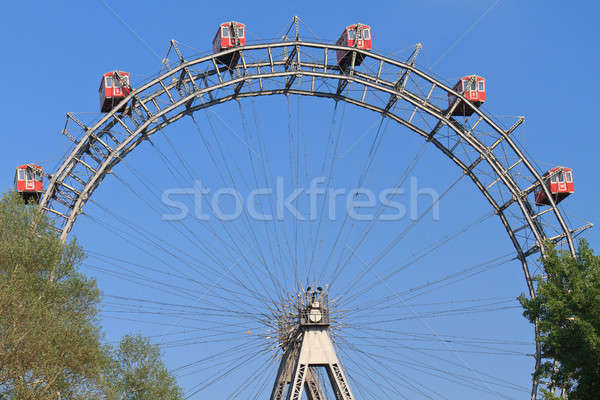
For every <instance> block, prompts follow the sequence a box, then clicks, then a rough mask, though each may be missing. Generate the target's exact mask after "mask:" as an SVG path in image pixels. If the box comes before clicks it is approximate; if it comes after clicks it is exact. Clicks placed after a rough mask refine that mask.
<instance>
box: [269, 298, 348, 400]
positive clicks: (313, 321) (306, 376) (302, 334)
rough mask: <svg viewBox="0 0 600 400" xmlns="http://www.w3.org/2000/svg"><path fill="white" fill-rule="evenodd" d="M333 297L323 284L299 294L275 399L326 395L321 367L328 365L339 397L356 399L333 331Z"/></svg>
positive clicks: (313, 398)
mask: <svg viewBox="0 0 600 400" xmlns="http://www.w3.org/2000/svg"><path fill="white" fill-rule="evenodd" d="M328 303H329V300H328V294H327V291H323V290H322V289H321V288H320V287H319V288H317V289H315V290H312V289H311V288H308V289H307V291H306V292H305V293H304V294H303V295H301V296H299V301H298V324H297V328H296V332H295V335H292V336H291V337H292V339H291V340H290V342H289V343H286V344H283V347H284V350H285V351H284V354H283V357H282V359H281V363H280V365H279V369H278V371H277V377H276V378H275V384H274V386H273V391H272V392H271V397H270V399H271V400H283V399H285V400H301V399H302V395H303V393H304V392H306V394H307V398H308V400H320V399H324V398H325V397H324V396H323V387H322V383H321V382H320V381H319V375H318V374H317V370H318V369H319V368H321V369H325V372H326V373H327V377H328V378H329V383H330V385H331V389H332V391H333V393H334V395H335V399H336V400H354V396H353V394H352V391H351V390H350V386H349V384H348V380H347V378H346V375H345V374H344V370H343V368H342V364H341V363H340V360H339V359H338V357H337V354H336V351H335V347H334V346H333V342H332V340H331V337H330V335H329V327H330V318H329V304H328Z"/></svg>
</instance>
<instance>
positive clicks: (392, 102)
mask: <svg viewBox="0 0 600 400" xmlns="http://www.w3.org/2000/svg"><path fill="white" fill-rule="evenodd" d="M172 47H173V48H174V49H175V51H176V52H175V54H176V57H177V59H176V63H177V64H178V65H176V66H174V67H172V68H171V67H167V71H166V72H165V73H163V74H162V75H160V76H158V77H156V78H154V79H152V80H150V81H148V82H147V83H145V84H143V85H142V86H140V87H139V88H136V89H134V90H133V89H132V91H131V93H130V94H129V96H128V97H127V98H126V99H125V100H124V101H123V104H125V103H126V104H127V108H126V109H125V111H126V112H122V111H123V110H122V109H121V110H118V109H119V107H117V108H116V109H114V110H113V111H111V112H110V113H108V114H106V115H105V116H103V117H102V118H101V119H100V120H99V121H98V122H97V123H96V124H95V125H94V126H92V127H87V126H85V125H84V124H83V123H82V122H81V121H79V120H78V119H77V118H76V117H74V116H73V115H71V114H69V119H70V120H71V121H73V123H74V124H75V125H74V126H75V127H76V129H77V130H78V131H79V132H75V131H74V130H73V129H71V127H70V126H69V125H67V128H66V129H65V131H64V132H63V133H64V134H66V135H67V136H69V137H70V138H71V139H72V140H73V142H74V143H75V146H74V148H73V149H72V151H71V153H70V154H69V156H68V157H67V158H66V159H65V160H64V161H63V163H62V165H61V166H60V167H59V169H58V171H57V172H56V173H55V174H53V175H52V176H51V179H50V184H49V185H48V187H47V189H46V191H45V193H44V196H43V198H42V200H41V203H40V207H41V209H43V210H44V211H46V212H48V213H49V214H50V215H51V216H52V217H53V218H54V220H55V229H56V230H57V232H58V233H59V234H60V237H61V240H63V241H65V240H66V239H67V236H68V234H69V232H70V231H71V229H72V227H73V224H74V223H75V220H76V219H77V216H78V215H79V214H81V213H82V209H83V207H84V205H85V203H86V201H87V200H88V199H89V198H90V196H91V195H92V193H93V192H94V190H95V189H96V188H97V187H98V186H99V185H100V183H101V182H102V180H103V179H104V177H105V176H106V175H107V174H111V173H112V169H113V168H114V167H115V166H116V165H117V164H118V163H119V162H120V161H121V160H122V159H123V158H124V157H125V156H127V154H128V153H129V152H131V151H132V150H134V149H135V148H136V147H137V146H138V145H139V144H140V143H142V142H143V141H144V140H147V139H149V138H150V136H151V135H152V134H154V133H157V132H159V131H160V130H161V129H162V128H164V127H166V126H168V125H169V124H171V123H173V122H175V121H177V120H179V119H181V118H183V117H184V116H186V115H191V114H192V113H193V112H195V111H198V110H201V109H204V108H207V107H211V106H213V105H217V104H221V103H224V102H227V101H230V100H237V99H242V98H245V97H253V96H264V95H275V94H282V95H304V96H317V97H325V98H330V99H333V100H335V101H345V102H347V103H350V104H353V105H356V106H359V107H363V108H365V109H368V110H372V111H374V112H377V113H380V114H381V115H382V116H384V117H387V118H390V119H392V120H394V121H396V122H397V123H399V124H401V125H403V126H405V127H407V128H409V129H410V130H412V131H413V132H415V133H417V134H419V135H420V136H422V137H423V139H424V140H426V141H428V142H431V143H432V144H433V145H435V147H436V148H438V149H439V150H440V151H441V152H442V153H443V154H444V155H445V156H447V157H448V158H449V159H450V160H452V161H453V162H454V163H455V164H456V165H457V166H458V167H459V168H460V169H462V171H463V173H464V174H465V175H468V177H469V178H470V179H471V180H472V181H473V183H474V184H475V186H476V187H477V189H478V190H479V191H480V192H481V193H482V195H483V196H484V197H485V198H486V199H487V201H488V202H489V203H490V205H491V206H492V208H493V210H494V212H495V214H497V215H498V217H499V218H500V220H501V221H502V224H503V226H504V228H505V229H506V232H507V233H508V236H509V237H510V239H511V241H512V243H513V245H514V247H515V249H516V252H517V258H518V259H519V260H520V261H521V263H522V268H523V272H524V276H525V280H526V283H527V286H528V290H529V295H530V296H535V290H534V286H533V282H532V278H531V274H530V271H529V267H528V258H529V257H530V256H532V255H533V254H535V253H537V252H541V253H542V256H543V255H544V247H543V245H542V243H544V241H546V240H550V241H552V242H554V243H559V242H563V243H566V245H567V247H568V250H569V251H570V253H571V254H573V255H574V254H575V247H574V243H573V237H574V235H575V234H577V233H578V232H580V231H582V230H583V229H585V228H587V227H589V226H590V225H586V226H584V227H581V228H577V229H570V228H569V227H568V226H567V224H566V222H565V219H564V217H563V215H562V214H561V212H560V210H559V209H558V208H557V206H556V204H555V202H554V200H553V199H552V196H551V195H550V193H549V191H548V189H547V187H546V186H545V185H543V184H542V182H543V181H542V178H541V176H540V174H539V173H538V171H537V170H536V169H535V168H534V166H533V165H532V163H531V162H530V161H529V160H528V159H527V158H526V157H525V156H524V154H523V151H522V150H521V149H520V148H519V147H518V146H517V145H516V144H515V142H514V141H513V140H512V139H511V137H510V135H511V134H512V133H513V132H514V131H515V130H516V128H517V127H518V126H519V125H520V124H521V123H522V122H523V120H524V118H522V117H521V118H519V119H518V120H517V121H516V122H515V123H514V125H513V126H512V127H510V128H508V129H503V128H501V127H500V126H499V125H498V123H496V122H494V121H493V120H492V118H490V116H488V115H486V114H485V113H484V112H483V111H481V110H480V109H478V108H476V107H475V106H473V105H472V104H471V103H469V102H467V101H466V99H465V98H464V97H463V96H462V94H461V93H458V92H455V91H454V90H453V89H452V88H451V87H449V86H447V85H446V84H444V83H442V82H441V81H440V80H438V79H436V78H435V77H433V76H431V74H428V73H425V72H423V71H422V70H420V69H418V68H417V67H415V65H414V57H413V58H412V59H411V60H409V61H407V62H401V61H397V60H394V59H392V58H388V57H385V56H382V55H378V54H376V53H373V52H368V51H363V50H358V49H348V48H345V47H342V46H336V45H331V44H325V43H315V42H305V41H301V40H295V41H284V42H278V43H264V44H255V45H249V46H245V47H243V48H241V49H232V50H228V51H224V52H222V53H220V54H218V55H216V54H211V55H208V56H204V57H200V58H196V59H193V60H190V61H186V60H185V59H184V58H183V56H182V54H181V52H180V51H179V49H178V48H177V47H176V44H175V42H172ZM337 50H352V51H353V52H354V53H353V56H352V62H351V64H350V66H349V67H348V68H347V70H345V71H341V70H340V69H339V67H338V66H337V65H336V64H335V60H336V51H337ZM238 51H239V53H240V62H239V65H238V66H237V67H236V68H235V69H233V70H230V69H228V68H227V67H222V66H219V65H218V63H217V60H216V57H217V56H219V55H220V56H223V55H227V54H230V53H233V52H238ZM359 53H360V54H361V55H363V56H364V57H365V59H364V61H363V62H362V65H361V66H355V59H356V55H357V54H359ZM166 65H167V66H168V62H166ZM449 94H451V95H454V96H457V97H458V98H459V99H461V100H462V101H463V102H464V103H465V104H466V105H467V106H468V107H470V108H472V109H473V115H472V116H471V117H469V118H465V119H464V121H463V122H460V121H459V120H458V119H456V118H454V117H452V116H451V114H452V109H447V107H446V104H447V96H448V95H449ZM455 104H458V102H457V103H455ZM68 122H69V120H68ZM444 132H445V133H444ZM540 185H541V187H542V188H543V190H544V191H545V192H546V196H547V198H548V199H550V202H551V205H550V206H549V207H547V208H545V209H543V210H541V211H539V210H538V211H536V210H535V209H534V207H533V206H532V204H531V202H530V197H531V196H529V195H530V194H531V193H532V191H533V190H534V189H535V188H536V187H538V186H540ZM556 224H558V225H556ZM546 226H550V227H554V229H555V232H554V234H548V233H546V229H545V227H546ZM536 331H537V329H536ZM540 357H541V354H540V346H539V344H538V345H537V349H536V365H537V364H538V363H539V362H540ZM536 393H537V383H536V382H534V384H533V389H532V399H535V397H536Z"/></svg>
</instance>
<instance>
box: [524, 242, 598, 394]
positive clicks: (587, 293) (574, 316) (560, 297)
mask: <svg viewBox="0 0 600 400" xmlns="http://www.w3.org/2000/svg"><path fill="white" fill-rule="evenodd" d="M547 249H548V257H547V258H546V259H545V260H543V262H544V268H545V273H546V277H537V278H536V280H537V288H536V294H537V296H536V298H535V299H528V298H526V297H525V296H524V295H521V296H520V297H519V300H520V302H521V304H522V305H523V307H524V309H525V311H524V312H523V315H524V316H525V317H527V318H528V319H529V321H531V322H532V323H533V322H534V321H535V320H536V319H537V320H538V321H539V338H538V340H539V341H540V342H541V347H542V355H543V357H544V359H545V360H546V361H545V362H543V363H542V364H541V365H540V368H539V369H538V371H536V374H537V375H538V376H539V377H540V378H542V379H546V380H549V381H550V386H553V387H555V388H566V391H567V395H568V398H569V399H571V400H592V399H598V398H599V396H600V395H599V393H600V257H599V256H596V255H594V253H593V251H592V250H591V249H590V247H589V245H588V243H587V242H586V241H584V240H582V241H580V243H579V248H578V251H577V256H576V257H572V256H571V255H570V254H568V253H565V252H557V251H556V250H555V249H554V248H553V247H552V246H547ZM544 395H545V397H546V398H547V399H553V398H555V395H554V394H553V393H552V392H551V391H544Z"/></svg>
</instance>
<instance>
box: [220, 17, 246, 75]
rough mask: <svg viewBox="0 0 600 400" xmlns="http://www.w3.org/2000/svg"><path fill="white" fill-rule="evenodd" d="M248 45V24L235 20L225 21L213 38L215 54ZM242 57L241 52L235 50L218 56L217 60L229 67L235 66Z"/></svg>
mask: <svg viewBox="0 0 600 400" xmlns="http://www.w3.org/2000/svg"><path fill="white" fill-rule="evenodd" d="M245 45H246V25H244V24H241V23H239V22H235V21H229V22H223V23H222V24H221V25H219V29H218V30H217V33H216V34H215V38H214V39H213V52H214V53H215V54H217V53H220V52H222V51H224V50H229V49H232V48H234V47H241V46H245ZM239 59H240V53H239V52H237V51H235V52H232V53H229V54H227V55H223V56H218V57H217V62H219V63H220V64H223V65H226V66H227V67H229V68H232V67H234V66H235V65H236V64H237V63H238V60H239Z"/></svg>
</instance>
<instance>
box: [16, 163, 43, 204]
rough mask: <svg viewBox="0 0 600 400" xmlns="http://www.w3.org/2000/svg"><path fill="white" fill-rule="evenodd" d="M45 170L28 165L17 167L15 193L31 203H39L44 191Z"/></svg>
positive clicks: (37, 166)
mask: <svg viewBox="0 0 600 400" xmlns="http://www.w3.org/2000/svg"><path fill="white" fill-rule="evenodd" d="M43 172H44V171H43V169H42V167H40V166H39V165H34V164H26V165H20V166H18V167H17V171H16V172H15V191H16V192H17V193H19V195H20V196H21V197H22V198H23V199H24V200H25V202H26V203H29V202H30V201H31V200H34V201H35V202H38V201H39V200H40V198H41V196H42V193H43V191H44V181H43V179H44V178H43Z"/></svg>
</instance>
